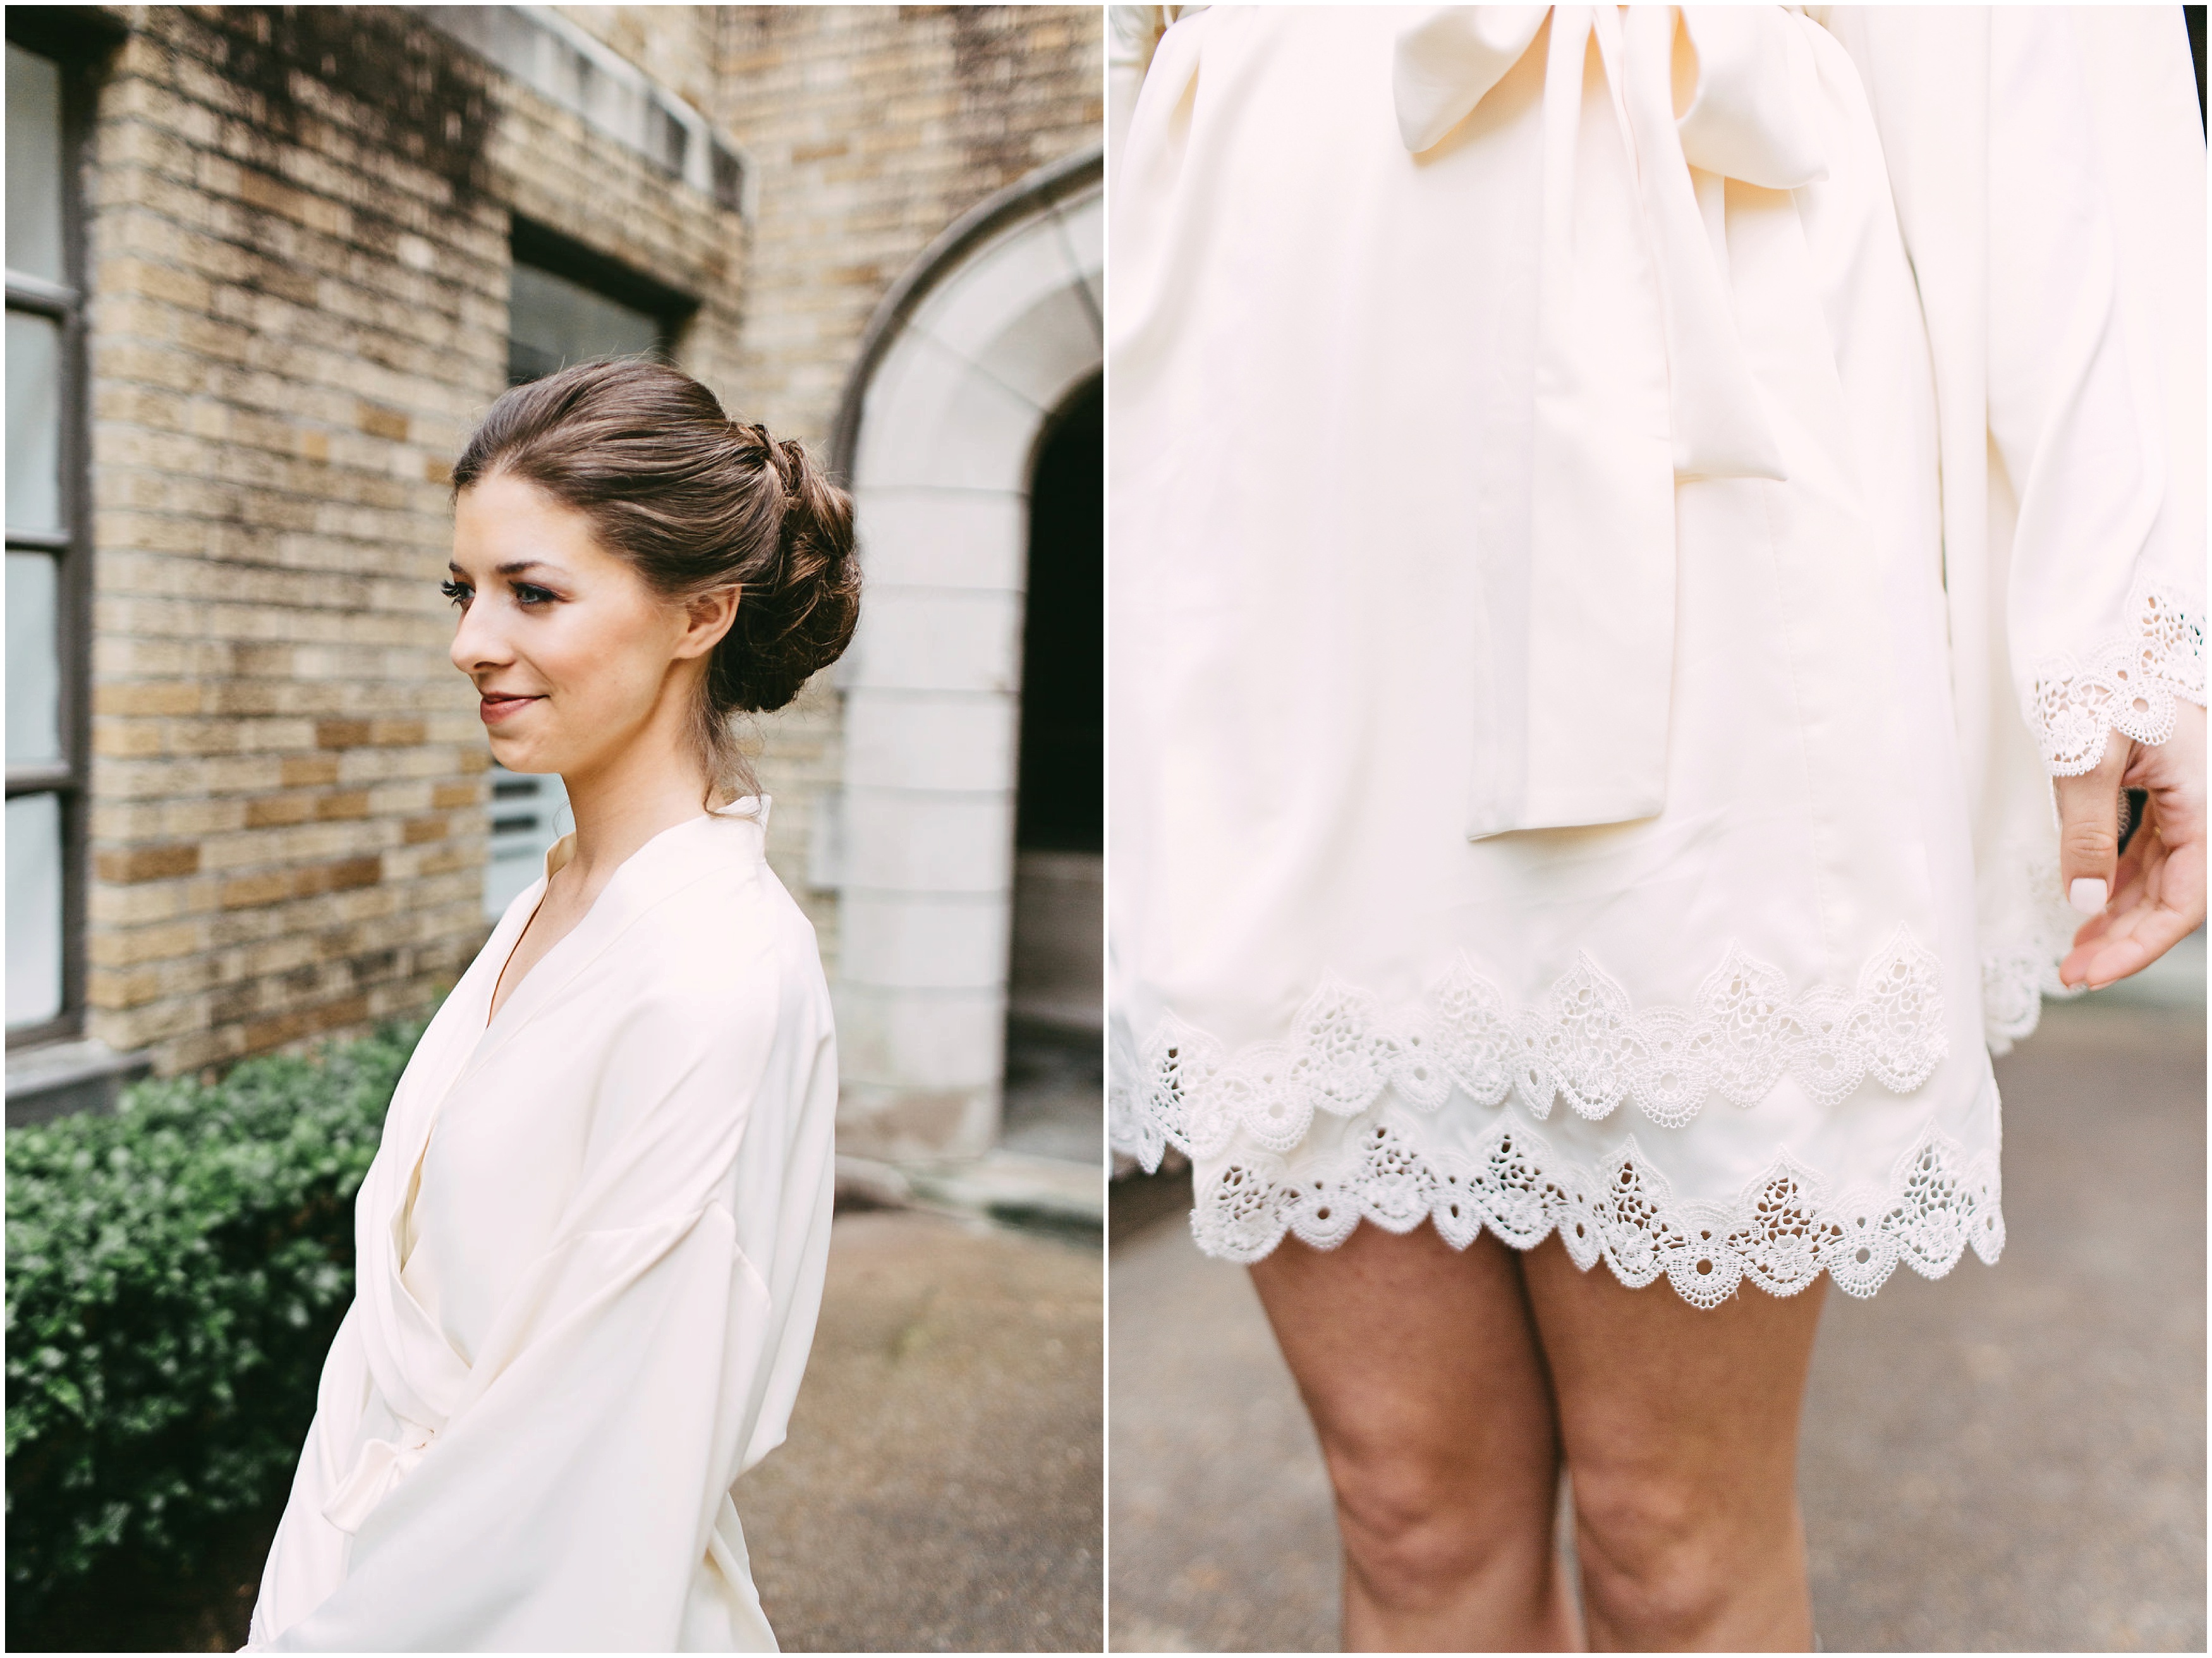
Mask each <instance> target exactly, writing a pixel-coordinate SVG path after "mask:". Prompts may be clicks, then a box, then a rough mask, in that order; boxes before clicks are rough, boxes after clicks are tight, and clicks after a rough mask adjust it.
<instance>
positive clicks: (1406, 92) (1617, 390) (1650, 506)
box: [1392, 5, 1826, 837]
mask: <svg viewBox="0 0 2212 1658" xmlns="http://www.w3.org/2000/svg"><path fill="white" fill-rule="evenodd" d="M1677 10H1678V9H1676V8H1674V7H1665V6H1628V7H1616V6H1611V5H1601V6H1595V7H1591V6H1553V7H1543V6H1448V7H1443V8H1439V9H1437V10H1436V11H1434V12H1431V13H1430V14H1428V15H1425V16H1424V17H1423V18H1422V19H1421V20H1420V21H1417V22H1415V23H1413V24H1411V25H1409V26H1408V27H1406V28H1405V29H1404V30H1403V31H1401V33H1400V34H1399V36H1398V38H1397V42H1396V49H1395V57H1394V60H1393V65H1392V82H1393V84H1392V92H1393V96H1394V102H1395V110H1396V113H1397V118H1398V128H1399V136H1400V137H1401V139H1402V140H1403V142H1404V143H1405V146H1406V148H1407V150H1408V151H1410V152H1412V153H1413V154H1414V155H1422V154H1424V153H1425V152H1426V151H1429V150H1431V149H1434V148H1435V147H1436V146H1437V145H1438V144H1439V143H1441V142H1442V141H1443V139H1444V138H1445V137H1446V136H1447V135H1448V134H1449V133H1450V132H1451V131H1452V130H1453V129H1454V128H1455V127H1457V126H1458V125H1460V123H1461V122H1462V121H1463V120H1465V119H1466V118H1467V117H1468V115H1469V114H1470V113H1472V112H1474V108H1475V106H1477V105H1478V104H1480V102H1481V101H1482V100H1483V98H1484V97H1485V96H1486V94H1488V93H1490V92H1491V90H1492V88H1495V87H1496V86H1497V85H1498V82H1500V81H1502V80H1503V79H1504V77H1505V76H1506V74H1507V72H1508V71H1509V70H1511V69H1512V68H1513V67H1514V65H1515V64H1517V63H1518V62H1519V61H1520V60H1521V58H1522V57H1523V56H1524V55H1525V54H1526V53H1527V52H1528V50H1529V48H1530V47H1531V46H1533V45H1534V42H1535V40H1536V38H1537V36H1538V34H1539V33H1541V32H1542V30H1543V25H1544V22H1545V21H1546V19H1547V16H1548V18H1549V19H1550V22H1551V32H1550V38H1549V46H1548V49H1547V57H1546V62H1545V65H1544V79H1543V92H1542V103H1541V111H1540V117H1541V131H1542V136H1543V151H1542V154H1543V161H1542V167H1543V173H1542V190H1541V224H1540V226H1539V227H1538V228H1537V230H1538V235H1539V261H1540V262H1539V266H1538V272H1537V283H1536V292H1535V295H1534V311H1535V319H1534V320H1535V329H1534V345H1533V349H1532V351H1531V359H1532V360H1531V361H1529V362H1528V364H1527V365H1525V366H1524V367H1523V368H1522V369H1521V370H1519V371H1517V372H1519V373H1520V374H1524V375H1525V378H1526V384H1525V386H1521V387H1519V388H1518V389H1516V390H1513V391H1509V392H1508V393H1507V395H1506V396H1505V397H1504V398H1502V399H1498V400H1493V402H1492V404H1491V406H1490V409H1489V412H1488V414H1487V416H1486V425H1487V427H1488V430H1486V433H1485V434H1484V436H1485V442H1486V450H1487V451H1488V452H1491V453H1493V454H1497V453H1504V454H1508V455H1528V457H1529V459H1530V462H1531V464H1530V465H1528V466H1527V467H1526V469H1525V476H1522V469H1521V468H1518V467H1516V468H1515V469H1514V472H1515V476H1513V477H1510V478H1501V479H1500V480H1499V481H1498V484H1497V485H1496V489H1497V490H1498V493H1499V494H1500V495H1514V496H1515V497H1516V498H1515V499H1512V500H1510V501H1504V503H1503V505H1502V506H1501V505H1498V504H1496V503H1486V505H1485V507H1484V509H1483V510H1484V513H1485V518H1486V525H1487V531H1486V534H1485V535H1484V536H1483V537H1480V539H1482V540H1484V541H1486V542H1487V543H1488V544H1489V545H1488V547H1487V549H1486V550H1483V553H1482V556H1483V557H1484V558H1485V570H1486V581H1485V591H1486V608H1487V615H1486V618H1485V626H1486V642H1487V646H1488V649H1487V651H1486V657H1487V662H1486V671H1488V672H1489V673H1490V674H1491V676H1492V680H1491V686H1490V689H1489V691H1488V693H1487V696H1488V707H1487V708H1486V710H1485V711H1484V714H1483V717H1482V718H1481V719H1480V720H1478V722H1477V724H1478V732H1479V735H1478V738H1477V745H1478V752H1477V755H1476V762H1475V767H1474V779H1473V784H1472V786H1471V789H1470V793H1469V814H1468V834H1469V835H1471V836H1476V837H1479V836H1481V835H1496V834H1501V833H1504V832H1506V831H1508V830H1511V829H1543V828H1557V827H1563V826H1565V825H1569V824H1577V823H1617V822H1623V821H1626V820H1628V819H1632V818H1636V817H1649V816H1650V815H1651V814H1653V813H1655V812H1656V811H1658V810H1659V809H1660V807H1661V806H1662V805H1663V804H1664V794H1665V774H1666V752H1667V708H1668V699H1669V694H1670V690H1671V683H1672V677H1673V663H1674V559H1675V547H1674V484H1675V482H1676V481H1677V480H1678V479H1686V478H1773V479H1781V478H1784V477H1787V472H1786V471H1785V469H1784V465H1783V459H1782V452H1781V447H1780V446H1779V445H1778V442H1777V441H1776V439H1775V436H1774V432H1773V429H1772V424H1771V419H1770V416H1769V412H1768V409H1767V404H1766V402H1765V397H1764V396H1763V394H1762V393H1761V392H1760V390H1759V384H1758V382H1757V380H1756V379H1755V378H1754V377H1753V373H1752V369H1751V361H1750V357H1749V355H1748V354H1747V352H1746V350H1745V349H1744V344H1743V342H1742V340H1741V338H1740V337H1739V336H1738V334H1737V331H1736V325H1735V311H1734V302H1733V295H1732V292H1731V289H1730V288H1729V276H1728V248H1727V240H1726V235H1725V220H1724V195H1723V179H1738V180H1741V182H1743V183H1745V184H1748V185H1756V186H1759V188H1761V189H1765V190H1775V191H1784V190H1792V189H1795V188H1796V187H1798V186H1799V185H1805V184H1809V183H1811V182H1813V181H1814V179H1821V178H1825V177H1826V163H1825V160H1824V157H1823V155H1822V152H1821V149H1820V143H1819V142H1818V136H1817V134H1816V132H1815V131H1814V127H1813V125H1812V121H1811V118H1810V113H1809V112H1810V111H1811V110H1812V108H1813V107H1814V102H1815V100H1817V99H1818V97H1819V96H1820V88H1819V82H1818V76H1819V69H1818V64H1817V63H1816V62H1815V60H1814V57H1813V52H1812V46H1811V43H1810V41H1809V40H1808V39H1806V38H1805V37H1804V34H1803V29H1804V27H1805V25H1804V24H1803V23H1802V21H1801V20H1799V19H1797V18H1795V17H1792V16H1790V15H1788V14H1787V13H1785V12H1784V11H1783V10H1782V9H1780V8H1777V7H1766V6H1759V7H1734V6H1719V7H1700V6H1688V7H1682V8H1680V9H1679V15H1680V21H1681V23H1682V26H1683V29H1684V32H1685V33H1686V34H1687V35H1688V37H1689V41H1690V45H1691V48H1692V51H1691V52H1685V53H1682V54H1680V57H1679V58H1678V55H1677V52H1676V48H1675V22H1676V17H1677ZM1624 14H1625V15H1624ZM1593 42H1594V43H1595V47H1596V57H1597V60H1598V61H1597V72H1596V73H1595V75H1593V74H1591V73H1590V72H1589V67H1590V66H1589V53H1590V48H1591V46H1592V44H1593ZM1692 76H1694V97H1693V99H1692V100H1691V101H1690V104H1689V107H1688V108H1687V109H1686V111H1684V112H1683V113H1682V114H1681V115H1680V118H1677V117H1676V115H1675V106H1676V104H1677V103H1678V102H1680V101H1682V100H1681V98H1680V96H1678V94H1686V93H1688V92H1690V91H1691V89H1692V88H1691V82H1692ZM1431 159H1432V160H1433V159H1436V158H1431ZM1693 168H1694V169H1696V170H1697V172H1696V173H1694V174H1693V173H1692V169H1693ZM1508 234H1511V233H1510V231H1509V233H1508ZM1505 372H1506V374H1508V375H1509V376H1511V375H1512V374H1515V373H1516V370H1514V369H1513V368H1512V367H1511V366H1510V364H1509V365H1507V367H1506V370H1505ZM1514 428H1518V430H1517V431H1516V430H1515V429H1514ZM1478 464H1480V463H1479V462H1478ZM1490 487H1492V486H1490V485H1487V484H1486V489H1488V488H1490ZM1521 491H1525V495H1520V494H1518V493H1517V492H1521Z"/></svg>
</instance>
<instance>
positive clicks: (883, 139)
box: [712, 6, 1104, 442]
mask: <svg viewBox="0 0 2212 1658" xmlns="http://www.w3.org/2000/svg"><path fill="white" fill-rule="evenodd" d="M721 11H722V39H721V52H722V58H721V61H722V68H723V72H722V74H721V76H720V96H721V99H722V103H721V106H720V108H719V109H718V110H716V111H714V112H712V113H713V114H714V119H715V124H716V125H718V126H720V127H721V128H722V129H723V130H724V131H726V132H728V133H729V134H730V135H731V136H732V137H734V138H735V139H736V140H737V141H738V143H741V144H742V145H744V148H745V150H746V153H747V154H748V155H750V157H751V159H752V161H753V165H754V167H755V170H756V176H757V187H758V191H759V200H760V212H759V218H758V222H757V228H756V229H755V232H754V235H753V244H752V262H751V265H750V270H749V271H748V273H747V274H748V281H747V283H746V293H745V333H744V359H743V364H742V368H741V373H740V380H741V384H742V386H743V387H744V392H745V395H746V396H747V397H748V398H750V399H751V404H752V407H753V408H754V409H755V410H757V411H758V414H759V417H760V418H762V419H763V420H765V421H767V422H769V424H770V425H771V426H779V427H783V428H788V429H790V430H791V431H793V432H794V433H796V434H801V435H803V436H804V437H805V438H806V439H808V440H811V441H817V442H819V441H821V440H824V439H825V438H826V437H827V436H828V434H829V428H830V426H831V423H832V422H833V421H834V420H835V419H836V410H837V398H838V393H839V392H840V390H841V389H842V386H843V385H844V381H845V374H846V371H847V369H848V367H849V366H850V365H851V362H852V360H853V357H854V353H855V349H856V348H857V347H858V345H859V343H860V334H861V331H862V330H863V329H864V328H865V327H866V325H867V320H868V317H869V315H870V313H872V312H873V311H874V309H875V307H876V305H877V302H878V301H880V300H881V299H882V298H883V296H884V292H885V291H886V290H887V289H888V288H890V285H891V283H892V282H894V281H896V279H897V277H898V276H899V274H900V273H901V272H902V271H903V270H905V269H906V268H907V266H908V264H911V263H913V261H914V259H915V256H916V255H918V254H919V253H921V251H922V249H923V248H924V247H926V246H928V244H929V242H930V241H931V240H932V239H933V238H934V237H935V236H936V235H937V234H938V233H939V231H941V230H943V229H944V228H945V227H946V226H947V225H949V224H951V222H952V221H953V220H954V219H956V218H957V217H958V216H960V215H961V214H962V213H963V212H965V211H966V210H968V209H969V208H970V207H972V206H974V205H975V203H977V202H980V201H981V200H982V199H983V198H984V197H987V196H988V195H990V194H991V193H992V192H993V191H997V190H999V189H1001V188H1003V187H1004V186H1005V185H1009V184H1012V182H1013V181H1014V180H1015V179H1018V178H1020V177H1021V176H1022V175H1023V174H1024V173H1029V172H1030V171H1032V170H1033V169H1035V168H1036V167H1042V166H1043V165H1044V164H1045V163H1047V162H1048V161H1058V160H1060V158H1061V157H1062V156H1065V155H1072V154H1074V153H1075V152H1077V151H1079V150H1082V149H1090V148H1094V147H1096V146H1097V143H1098V142H1099V137H1100V131H1101V123H1102V119H1103V100H1102V96H1101V88H1102V86H1103V78H1102V77H1103V73H1104V57H1103V53H1104V33H1103V23H1102V21H1101V13H1100V11H1099V9H1097V7H1092V6H796V7H781V6H731V7H726V8H723V9H721Z"/></svg>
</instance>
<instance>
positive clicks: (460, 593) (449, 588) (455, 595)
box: [438, 581, 469, 604]
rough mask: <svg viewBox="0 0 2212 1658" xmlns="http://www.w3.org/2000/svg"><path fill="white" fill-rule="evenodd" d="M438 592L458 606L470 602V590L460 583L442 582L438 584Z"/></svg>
mask: <svg viewBox="0 0 2212 1658" xmlns="http://www.w3.org/2000/svg"><path fill="white" fill-rule="evenodd" d="M438 591H439V592H441V593H443V594H445V596H446V597H447V598H450V599H452V600H453V603H454V604H467V603H468V602H469V590H468V589H467V588H466V587H464V586H461V584H460V583H459V582H458V581H441V582H440V583H439V584H438Z"/></svg>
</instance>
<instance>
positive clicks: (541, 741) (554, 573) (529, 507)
mask: <svg viewBox="0 0 2212 1658" xmlns="http://www.w3.org/2000/svg"><path fill="white" fill-rule="evenodd" d="M446 593H447V597H448V598H452V599H453V602H454V603H455V604H457V605H458V606H459V610H460V621H459V625H458V626H457V627H456V628H455V629H454V630H453V665H454V666H455V667H457V668H459V670H460V671H462V672H463V673H465V674H466V675H467V676H468V677H469V679H470V680H471V683H474V685H475V686H476V688H477V697H478V699H479V708H480V712H481V714H482V715H483V723H484V730H485V732H486V733H487V734H488V735H489V737H490V738H491V752H492V757H493V758H494V759H495V760H497V761H498V762H500V764H501V765H502V766H505V767H506V768H507V769H508V770H510V771H520V772H559V773H562V774H564V775H570V776H574V775H576V774H583V773H588V772H591V771H593V770H596V769H598V768H599V766H600V765H601V764H603V763H604V762H605V761H607V760H608V759H611V758H612V757H613V756H617V755H619V754H621V753H623V751H624V750H626V749H627V748H628V747H629V745H630V744H634V743H635V741H636V740H637V739H638V738H639V737H640V736H641V735H642V734H643V732H644V731H645V728H646V726H647V723H648V722H649V721H650V720H652V718H653V714H654V711H655V710H656V708H660V707H662V706H664V705H665V700H666V699H668V698H670V697H676V696H681V695H685V694H686V693H687V692H688V689H689V686H688V680H686V681H685V683H677V682H678V679H679V678H682V677H684V670H685V669H686V667H687V666H688V667H690V668H691V669H692V671H693V673H694V674H695V675H696V662H697V659H698V657H699V655H700V653H699V652H698V651H697V650H696V649H692V648H689V647H688V645H687V641H690V640H691V639H692V637H693V635H694V632H695V630H694V629H690V627H689V626H688V623H687V617H686V615H685V613H684V609H683V607H681V606H679V605H677V604H671V603H670V602H669V601H668V600H667V599H665V598H663V597H661V596H660V595H659V594H658V593H656V592H653V590H652V589H651V588H650V587H648V586H647V585H646V583H645V581H644V580H643V578H641V576H640V575H639V574H637V572H636V571H635V569H634V568H632V567H631V566H630V565H629V563H628V562H626V561H625V560H623V559H622V558H621V557H619V556H617V555H615V554H613V553H610V552H608V551H607V550H605V548H604V547H602V546H601V545H600V544H599V539H598V537H597V536H596V535H595V534H594V533H593V531H592V525H591V520H590V519H586V517H585V516H584V515H583V514H582V513H579V512H576V511H575V510H574V509H573V508H571V507H564V506H562V504H561V503H560V502H559V501H556V500H554V499H553V497H552V496H550V495H547V494H546V493H545V492H544V490H542V489H538V487H537V486H536V485H535V484H532V483H524V482H523V481H521V480H520V479H518V478H514V477H508V476H506V475H504V474H495V475H494V476H493V477H488V478H484V479H483V480H482V481H481V482H479V483H475V484H473V485H471V487H470V488H468V489H464V490H463V491H462V492H461V494H460V496H459V500H458V501H456V502H455V503H454V508H453V560H452V562H451V564H450V566H449V567H448V569H447V582H446ZM709 642H710V643H711V641H709Z"/></svg>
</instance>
